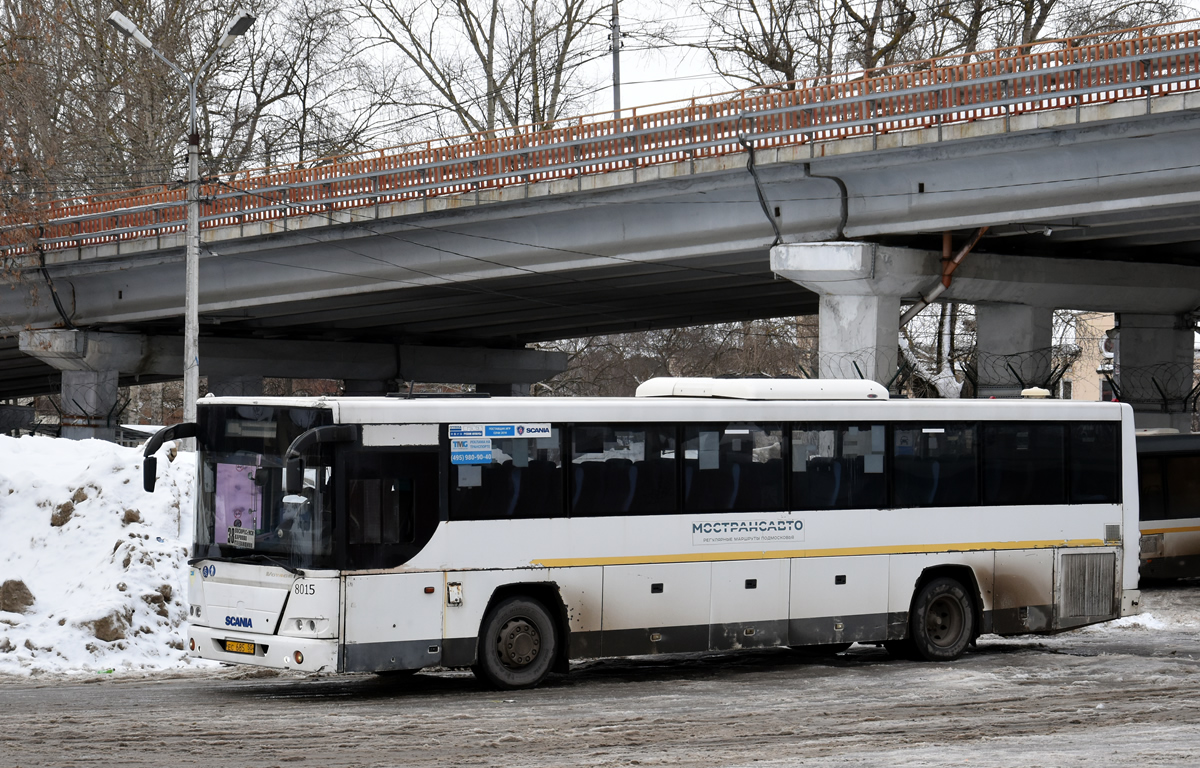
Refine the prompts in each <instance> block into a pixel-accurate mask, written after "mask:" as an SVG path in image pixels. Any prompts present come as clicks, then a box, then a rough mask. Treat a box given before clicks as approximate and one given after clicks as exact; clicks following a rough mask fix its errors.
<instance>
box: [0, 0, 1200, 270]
mask: <svg viewBox="0 0 1200 768" xmlns="http://www.w3.org/2000/svg"><path fill="white" fill-rule="evenodd" d="M1196 23H1197V20H1192V21H1189V22H1179V23H1177V24H1168V25H1157V26H1155V27H1148V28H1139V29H1133V30H1124V31H1122V32H1113V33H1107V34H1104V35H1096V36H1092V37H1087V38H1074V39H1071V40H1058V41H1051V42H1048V43H1042V44H1038V45H1036V46H1025V47H1021V48H1004V49H997V50H993V51H985V52H981V53H975V54H969V55H963V56H958V57H942V58H937V59H929V60H926V61H919V62H910V63H906V64H900V65H895V66H890V67H885V68H880V69H875V70H870V71H866V72H852V73H847V74H843V75H837V76H833V77H826V78H817V79H808V80H801V81H796V82H791V83H782V84H777V85H773V86H769V87H760V88H752V89H747V90H743V91H738V92H735V93H733V94H726V95H724V96H722V97H714V98H713V99H711V100H706V101H698V100H694V99H693V100H691V101H687V102H683V103H674V104H666V105H655V106H654V107H650V108H641V110H640V111H639V110H632V111H631V112H630V114H629V115H628V116H624V115H623V116H622V117H621V118H620V119H611V118H609V119H604V118H603V117H602V116H600V115H592V116H587V117H583V118H577V119H574V120H571V121H559V122H557V123H555V124H553V125H530V126H524V127H522V128H519V129H515V130H512V131H504V132H499V131H498V132H494V133H489V134H483V135H472V136H460V137H454V138H451V139H445V140H441V141H437V142H427V143H425V144H424V145H419V146H412V145H410V146H406V147H401V148H396V149H391V150H380V151H375V152H369V153H360V154H356V155H346V156H341V157H335V158H327V159H326V160H323V161H321V162H320V164H318V165H315V166H311V167H302V166H300V165H292V166H283V167H274V168H268V169H262V170H258V171H243V172H238V173H233V174H223V175H220V176H217V177H212V178H210V179H207V180H205V182H204V183H203V184H202V187H201V192H200V194H201V199H202V201H203V202H202V204H201V205H202V213H201V219H200V226H201V227H202V228H211V227H224V226H231V225H238V224H245V223H250V222H258V221H268V220H280V219H283V220H285V222H286V219H287V218H288V217H293V216H307V215H311V214H314V213H323V214H330V213H332V212H334V211H338V210H344V209H352V208H364V207H367V206H374V205H378V204H385V203H393V202H398V201H404V200H411V199H414V198H421V197H430V196H438V195H453V194H463V193H471V192H476V191H480V192H482V191H489V190H497V189H502V188H504V187H508V186H512V185H517V184H527V183H530V182H542V181H555V180H568V179H575V178H577V177H578V176H580V175H585V174H600V173H609V172H613V171H622V170H629V169H637V168H642V167H647V166H651V165H657V164H662V163H677V162H680V161H687V160H696V159H702V158H709V157H717V156H722V155H729V154H735V153H740V152H745V151H746V150H745V147H744V146H743V145H742V143H741V142H740V141H739V139H747V140H748V141H750V142H751V143H752V144H753V146H754V147H755V148H756V149H762V148H775V147H783V146H794V145H804V144H809V145H814V144H816V143H818V142H826V141H834V140H839V139H847V138H854V137H863V136H878V135H880V134H887V133H893V132H896V131H907V130H914V129H930V128H939V129H940V127H942V126H946V125H953V124H960V123H967V122H972V121H977V120H983V119H989V118H1004V119H1007V118H1011V117H1012V116H1015V115H1022V114H1029V113H1034V112H1041V111H1050V110H1066V109H1076V110H1077V109H1079V108H1080V107H1081V106H1085V105H1091V104H1103V103H1111V102H1118V101H1130V100H1138V99H1144V100H1145V101H1146V104H1147V107H1146V108H1147V110H1149V109H1150V106H1149V105H1150V99H1151V97H1153V96H1160V95H1165V94H1170V93H1176V92H1183V91H1193V90H1197V89H1200V30H1197V29H1191V28H1185V27H1187V26H1189V25H1190V26H1195V24H1196ZM647 109H648V110H650V111H646V110H647ZM939 133H940V131H939ZM185 197H186V191H185V190H184V189H181V188H172V187H167V186H161V187H153V188H148V189H141V190H134V191H130V192H125V193H117V194H111V195H97V196H92V197H85V198H76V199H70V200H58V201H54V202H51V203H47V204H45V205H42V206H40V207H39V208H38V209H37V211H36V212H35V214H34V216H32V217H22V218H21V220H12V219H10V220H9V221H7V222H4V226H3V229H0V249H2V250H5V251H7V252H8V253H9V254H10V255H15V254H19V253H22V252H24V253H28V252H30V251H32V250H39V251H48V250H56V249H64V248H75V247H80V246H88V245H96V244H103V243H111V242H114V241H122V240H130V239H138V238H146V237H157V236H161V235H165V234H172V233H178V232H182V231H183V230H184V228H185V225H186V200H185ZM31 218H32V219H34V221H32V222H31V220H30V219H31ZM285 226H286V223H285Z"/></svg>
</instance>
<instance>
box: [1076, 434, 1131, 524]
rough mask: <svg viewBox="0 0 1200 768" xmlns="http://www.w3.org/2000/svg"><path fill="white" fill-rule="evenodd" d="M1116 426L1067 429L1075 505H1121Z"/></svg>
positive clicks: (1119, 462)
mask: <svg viewBox="0 0 1200 768" xmlns="http://www.w3.org/2000/svg"><path fill="white" fill-rule="evenodd" d="M1118 426H1119V425H1118V424H1117V422H1111V421H1110V422H1097V423H1074V424H1070V425H1069V426H1068V427H1067V434H1068V441H1069V444H1070V457H1071V458H1070V461H1071V472H1070V474H1071V503H1072V504H1118V503H1120V501H1121V454H1120V442H1119V440H1118V436H1119V431H1118Z"/></svg>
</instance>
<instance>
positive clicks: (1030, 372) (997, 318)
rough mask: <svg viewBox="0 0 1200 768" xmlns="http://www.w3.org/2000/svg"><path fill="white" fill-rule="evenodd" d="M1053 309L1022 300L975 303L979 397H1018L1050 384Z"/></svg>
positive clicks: (1047, 386)
mask: <svg viewBox="0 0 1200 768" xmlns="http://www.w3.org/2000/svg"><path fill="white" fill-rule="evenodd" d="M1053 320H1054V311H1053V310H1052V309H1050V308H1049V307H1030V306H1026V305H1024V304H992V303H980V304H977V305H976V306H975V322H976V326H977V333H976V342H977V349H978V355H977V365H976V372H977V374H978V392H977V395H978V396H979V397H1020V395H1021V390H1022V389H1025V388H1026V387H1046V388H1049V385H1050V375H1051V370H1052V368H1053V366H1052V364H1051V363H1052V361H1051V352H1050V346H1051V343H1052V339H1053V335H1052V325H1053Z"/></svg>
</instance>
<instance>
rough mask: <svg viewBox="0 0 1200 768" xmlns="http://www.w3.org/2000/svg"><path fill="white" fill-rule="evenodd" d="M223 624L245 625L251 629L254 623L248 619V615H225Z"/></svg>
mask: <svg viewBox="0 0 1200 768" xmlns="http://www.w3.org/2000/svg"><path fill="white" fill-rule="evenodd" d="M225 626H227V627H246V628H247V629H252V628H253V627H254V624H253V622H251V621H250V619H249V617H246V616H226V617H225Z"/></svg>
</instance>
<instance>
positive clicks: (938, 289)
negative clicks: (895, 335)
mask: <svg viewBox="0 0 1200 768" xmlns="http://www.w3.org/2000/svg"><path fill="white" fill-rule="evenodd" d="M987 231H988V228H987V227H980V228H979V229H977V230H975V234H973V235H971V239H970V240H968V241H967V243H966V245H964V246H963V247H962V248H960V249H959V250H958V253H956V254H955V255H954V257H953V258H951V256H950V233H949V232H943V233H942V279H941V280H940V281H939V282H938V283H937V284H936V285H934V286H933V287H932V288H930V289H929V290H928V291H926V292H925V293H924V294H922V295H921V298H920V299H919V300H918V301H917V303H916V304H913V305H912V306H911V307H909V308H908V310H907V311H906V312H905V313H904V314H903V315H901V316H900V326H901V327H904V326H905V325H907V324H908V321H909V320H912V319H913V318H914V317H916V316H917V314H918V313H920V311H921V310H922V309H925V307H928V306H929V305H930V304H932V303H933V302H934V301H936V300H937V297H938V296H941V295H942V294H943V293H945V291H946V289H947V288H949V287H950V280H951V276H952V275H953V274H954V270H956V269H958V265H959V264H961V263H962V260H963V259H964V258H966V256H967V254H968V253H970V252H971V249H972V248H974V247H975V246H976V245H977V244H978V243H979V240H980V238H982V237H983V235H984V233H985V232H987Z"/></svg>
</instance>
